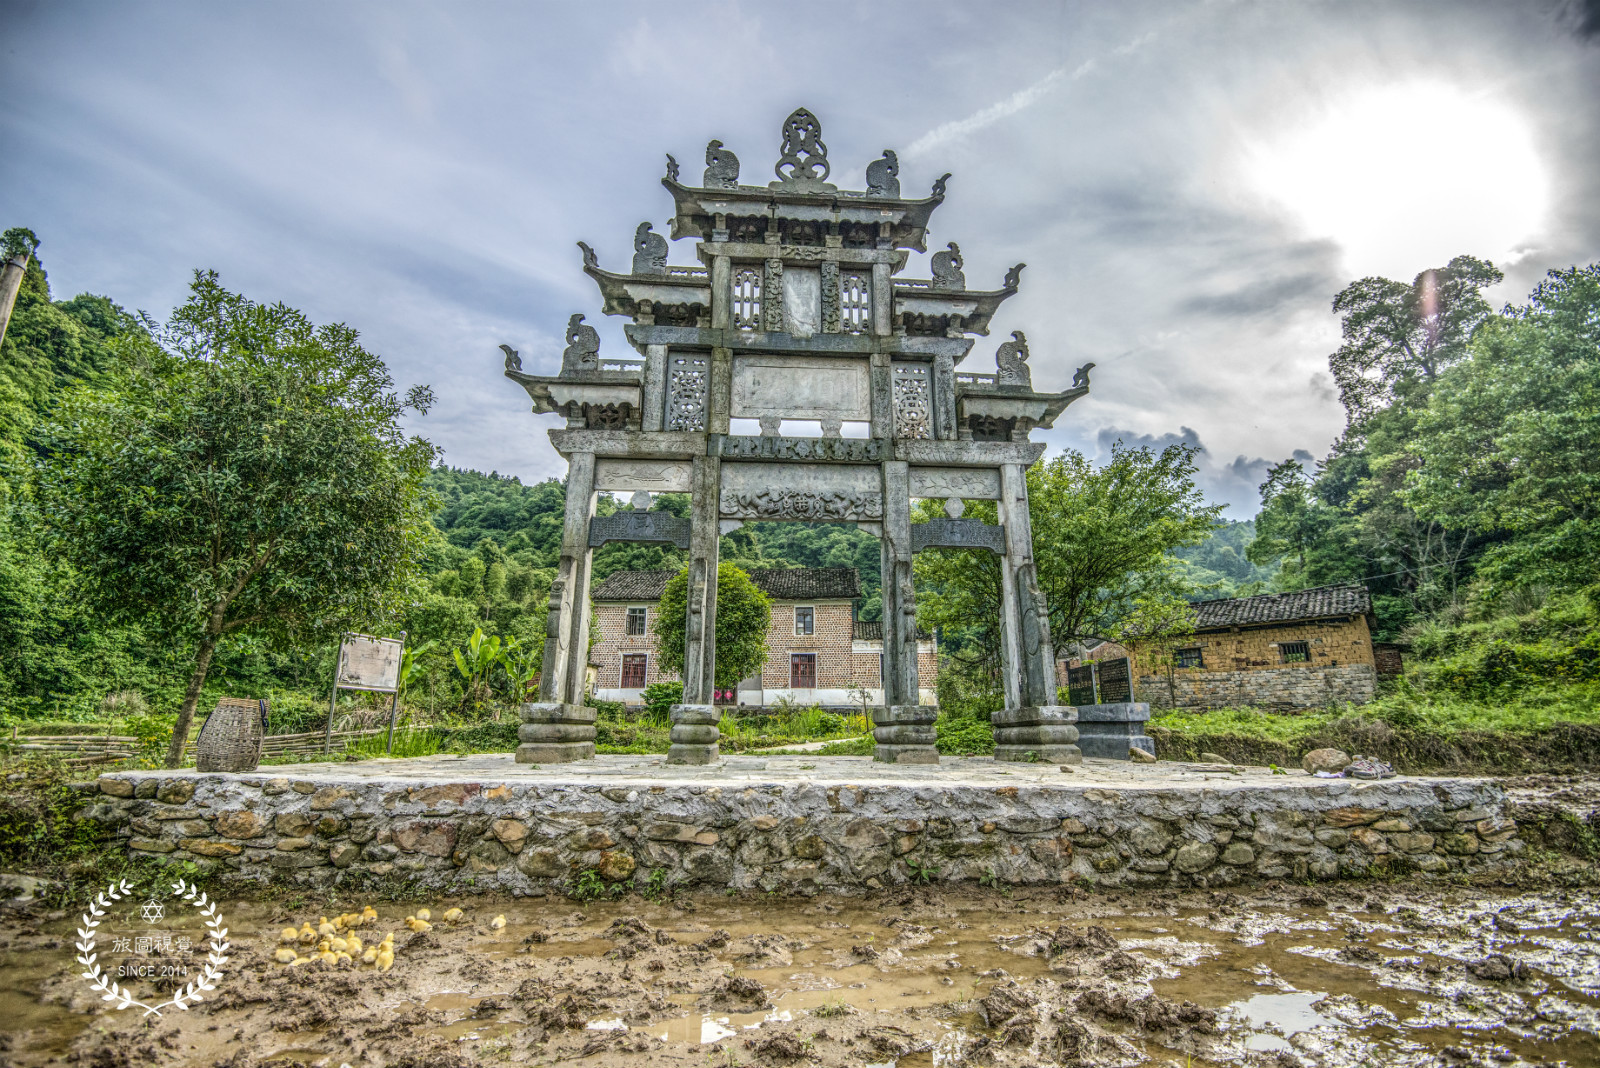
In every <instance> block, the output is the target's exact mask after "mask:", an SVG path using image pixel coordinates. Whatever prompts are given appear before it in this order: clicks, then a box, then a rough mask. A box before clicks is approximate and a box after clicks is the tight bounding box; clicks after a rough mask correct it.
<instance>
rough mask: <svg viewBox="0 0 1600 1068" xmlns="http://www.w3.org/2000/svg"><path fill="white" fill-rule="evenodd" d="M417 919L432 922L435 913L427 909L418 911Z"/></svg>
mask: <svg viewBox="0 0 1600 1068" xmlns="http://www.w3.org/2000/svg"><path fill="white" fill-rule="evenodd" d="M417 919H419V920H431V919H433V913H431V912H429V911H428V910H427V909H418V910H417Z"/></svg>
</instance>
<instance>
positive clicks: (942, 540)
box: [911, 519, 1006, 556]
mask: <svg viewBox="0 0 1600 1068" xmlns="http://www.w3.org/2000/svg"><path fill="white" fill-rule="evenodd" d="M923 549H988V550H989V551H990V552H992V553H994V554H995V555H996V556H1004V555H1005V554H1006V528H1005V526H1004V524H999V523H984V522H981V521H979V520H977V519H930V520H929V521H928V522H926V523H913V524H911V551H912V552H914V553H917V552H921V551H922V550H923Z"/></svg>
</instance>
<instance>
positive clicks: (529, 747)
mask: <svg viewBox="0 0 1600 1068" xmlns="http://www.w3.org/2000/svg"><path fill="white" fill-rule="evenodd" d="M593 759H594V743H593V742H523V743H522V744H521V745H519V746H517V763H518V764H567V763H570V762H571V761H574V760H593Z"/></svg>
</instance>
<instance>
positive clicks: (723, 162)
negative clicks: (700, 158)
mask: <svg viewBox="0 0 1600 1068" xmlns="http://www.w3.org/2000/svg"><path fill="white" fill-rule="evenodd" d="M701 184H703V185H704V186H705V188H707V189H737V188H739V157H738V156H736V155H734V154H733V151H732V149H728V148H724V147H723V146H722V142H721V141H712V142H710V143H709V144H707V145H706V173H705V177H704V178H703V179H702V180H701Z"/></svg>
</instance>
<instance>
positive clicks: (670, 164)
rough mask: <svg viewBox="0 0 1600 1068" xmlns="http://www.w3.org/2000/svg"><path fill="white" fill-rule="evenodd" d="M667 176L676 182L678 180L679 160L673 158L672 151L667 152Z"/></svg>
mask: <svg viewBox="0 0 1600 1068" xmlns="http://www.w3.org/2000/svg"><path fill="white" fill-rule="evenodd" d="M667 177H668V178H671V179H672V180H673V181H674V182H676V181H677V180H678V161H677V160H676V159H675V158H673V155H672V153H671V152H668V153H667Z"/></svg>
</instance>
